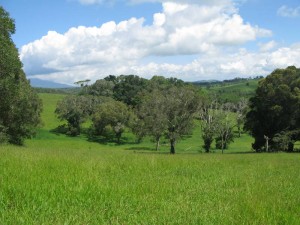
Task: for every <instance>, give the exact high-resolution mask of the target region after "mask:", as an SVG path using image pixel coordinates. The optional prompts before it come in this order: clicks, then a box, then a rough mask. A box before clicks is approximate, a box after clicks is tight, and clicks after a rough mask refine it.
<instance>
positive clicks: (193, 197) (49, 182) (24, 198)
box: [0, 146, 300, 224]
mask: <svg viewBox="0 0 300 225" xmlns="http://www.w3.org/2000/svg"><path fill="white" fill-rule="evenodd" d="M0 155H1V160H0V171H1V172H0V174H1V175H0V181H1V195H0V203H1V204H0V211H1V214H0V215H1V216H0V223H1V224H299V221H300V218H299V210H300V191H299V185H300V179H299V178H300V177H299V169H300V164H299V159H300V155H298V154H244V155H242V154H225V155H220V154H179V155H175V156H172V155H169V154H156V153H133V152H132V151H113V152H112V151H111V150H98V149H72V150H71V149H68V148H65V147H62V148H60V149H59V148H58V149H55V150H49V149H45V150H44V149H32V148H30V149H29V148H16V147H10V146H7V147H5V148H2V149H1V151H0Z"/></svg>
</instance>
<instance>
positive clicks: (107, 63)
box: [20, 0, 272, 83]
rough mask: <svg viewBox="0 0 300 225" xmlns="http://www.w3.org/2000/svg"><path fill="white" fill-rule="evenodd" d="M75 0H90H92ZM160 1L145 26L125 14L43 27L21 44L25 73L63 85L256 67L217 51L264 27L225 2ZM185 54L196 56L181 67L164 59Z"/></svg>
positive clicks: (243, 40) (256, 35)
mask: <svg viewBox="0 0 300 225" xmlns="http://www.w3.org/2000/svg"><path fill="white" fill-rule="evenodd" d="M81 1H82V2H85V3H86V4H92V3H94V2H95V1H96V0H81ZM97 2H102V1H101V0H98V1H97ZM160 2H163V3H162V11H161V12H157V13H155V14H154V15H153V23H152V24H150V25H145V23H144V18H131V19H128V20H124V21H121V22H119V23H116V22H115V21H109V22H107V23H104V24H101V25H100V26H99V27H85V26H80V27H74V28H70V29H69V30H68V31H67V32H66V33H64V34H60V33H57V32H55V31H49V32H48V33H47V34H46V35H45V36H44V37H42V38H41V39H39V40H36V41H34V42H31V43H29V44H27V45H24V46H23V47H22V48H21V51H20V56H21V60H22V62H23V64H24V69H25V72H26V73H27V75H29V76H37V77H39V78H43V79H51V80H55V81H58V82H63V83H73V82H74V81H76V80H79V79H92V80H96V79H99V78H102V77H104V76H106V75H108V74H116V75H119V74H128V73H134V74H137V75H140V76H145V77H146V76H150V75H154V74H161V75H167V76H172V75H174V76H175V75H176V76H179V75H182V76H183V77H182V79H190V80H191V79H193V78H194V79H197V76H222V74H223V75H228V74H230V73H232V74H238V73H242V74H243V73H245V71H247V70H248V69H250V70H251V68H252V67H251V66H249V65H252V66H256V64H255V63H254V62H253V63H252V64H251V63H250V62H252V61H255V57H253V58H251V57H250V56H249V54H248V55H247V57H245V58H248V59H249V62H247V63H246V62H245V61H244V60H238V59H237V58H236V57H238V56H235V55H231V56H229V57H227V56H225V55H222V54H223V53H224V52H225V51H223V50H222V49H225V48H228V47H234V48H236V47H238V48H239V46H241V45H242V44H245V43H247V42H249V41H255V40H257V39H258V38H260V37H269V36H271V35H272V32H271V31H270V30H267V29H263V28H260V27H258V26H253V25H251V24H249V23H246V22H245V21H244V20H243V18H242V17H241V16H240V15H239V14H238V10H237V9H236V8H235V5H234V4H233V3H232V2H230V1H227V0H224V1H223V0H214V1H208V0H203V1H193V0H186V1H185V0H178V1H175V0H174V1H160ZM200 3H201V4H200ZM268 50H270V49H268ZM224 54H225V53H224ZM186 55H194V56H195V57H194V58H199V60H195V61H192V62H189V63H186V64H185V65H182V64H180V65H176V64H172V63H168V61H167V59H168V58H169V57H173V56H182V57H184V56H186ZM238 55H240V53H239V54H238ZM151 57H152V58H155V60H154V61H153V62H152V63H149V64H144V63H143V62H144V59H149V58H151ZM231 58H232V59H233V61H232V62H231V61H230V59H231ZM259 68H260V67H259ZM248 71H249V70H248ZM251 71H256V70H251ZM256 72H260V70H257V71H256Z"/></svg>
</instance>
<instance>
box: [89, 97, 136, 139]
mask: <svg viewBox="0 0 300 225" xmlns="http://www.w3.org/2000/svg"><path fill="white" fill-rule="evenodd" d="M132 119H133V114H132V112H131V110H130V108H129V107H128V106H127V105H126V104H124V103H123V102H119V101H114V100H111V101H109V102H106V103H103V104H101V105H99V106H98V107H97V109H96V111H95V113H94V114H93V118H92V120H93V129H94V131H95V134H96V135H104V136H105V135H107V134H109V133H111V132H113V133H114V134H115V137H116V139H117V143H120V142H121V136H122V133H123V132H124V131H125V128H126V127H129V126H130V123H131V121H132Z"/></svg>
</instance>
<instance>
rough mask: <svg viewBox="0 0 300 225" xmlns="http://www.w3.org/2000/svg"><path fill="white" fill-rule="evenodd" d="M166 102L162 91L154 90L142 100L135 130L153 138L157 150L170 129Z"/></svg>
mask: <svg viewBox="0 0 300 225" xmlns="http://www.w3.org/2000/svg"><path fill="white" fill-rule="evenodd" d="M166 101H167V99H166V96H165V95H164V94H163V92H162V91H159V90H153V91H152V92H151V93H148V94H147V95H145V96H144V97H143V98H142V102H141V104H140V105H139V107H138V109H137V116H138V119H139V120H138V121H139V122H138V123H137V124H136V126H137V127H136V128H135V129H134V130H135V131H136V132H135V133H136V134H138V135H139V134H143V135H149V136H151V137H152V138H153V139H154V140H155V142H156V150H158V149H159V143H160V140H161V138H162V137H163V135H164V134H165V132H166V130H167V127H168V119H167V114H166V111H167V109H166Z"/></svg>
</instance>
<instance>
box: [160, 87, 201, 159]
mask: <svg viewBox="0 0 300 225" xmlns="http://www.w3.org/2000/svg"><path fill="white" fill-rule="evenodd" d="M164 95H165V103H164V105H165V114H166V118H167V121H168V122H167V138H168V139H169V140H170V146H171V148H170V153H171V154H175V145H176V142H177V140H178V139H180V138H182V137H183V136H184V135H187V134H191V132H192V128H193V126H194V118H195V113H196V112H197V111H198V110H199V106H200V102H201V98H200V95H199V94H198V93H197V91H196V90H194V89H193V88H191V87H184V86H183V87H173V88H170V89H168V90H167V91H165V93H164Z"/></svg>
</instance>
